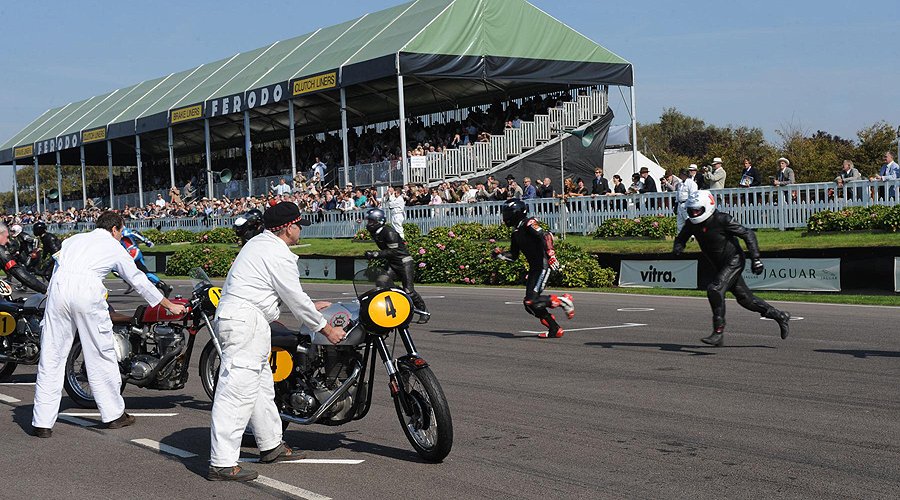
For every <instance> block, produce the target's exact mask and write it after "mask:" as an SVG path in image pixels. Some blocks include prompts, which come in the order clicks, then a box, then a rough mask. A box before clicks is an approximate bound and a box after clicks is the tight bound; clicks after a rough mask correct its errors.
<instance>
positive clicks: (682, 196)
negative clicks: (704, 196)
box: [675, 163, 698, 232]
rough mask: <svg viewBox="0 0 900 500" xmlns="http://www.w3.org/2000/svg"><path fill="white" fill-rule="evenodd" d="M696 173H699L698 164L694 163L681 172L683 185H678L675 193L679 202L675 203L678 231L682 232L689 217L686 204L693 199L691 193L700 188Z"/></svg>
mask: <svg viewBox="0 0 900 500" xmlns="http://www.w3.org/2000/svg"><path fill="white" fill-rule="evenodd" d="M692 169H693V170H692ZM695 175H697V165H694V164H693V163H691V166H690V167H688V168H687V169H683V170H682V171H681V172H680V173H679V176H680V177H681V185H680V186H678V191H676V194H675V201H676V202H677V205H675V224H676V226H677V229H678V232H681V228H683V227H684V223H685V221H687V218H688V215H687V207H686V205H685V204H686V203H687V201H688V200H689V199H691V195H692V194H694V193H695V192H697V190H698V188H697V182H696V181H695V180H694V176H695Z"/></svg>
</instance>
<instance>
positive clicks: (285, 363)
mask: <svg viewBox="0 0 900 500" xmlns="http://www.w3.org/2000/svg"><path fill="white" fill-rule="evenodd" d="M269 367H271V368H272V379H273V380H275V382H281V381H282V380H284V379H286V378H288V375H290V374H291V371H292V370H293V369H294V361H293V360H292V359H291V354H290V353H289V352H287V351H285V350H284V349H282V348H280V347H273V348H272V352H271V353H269Z"/></svg>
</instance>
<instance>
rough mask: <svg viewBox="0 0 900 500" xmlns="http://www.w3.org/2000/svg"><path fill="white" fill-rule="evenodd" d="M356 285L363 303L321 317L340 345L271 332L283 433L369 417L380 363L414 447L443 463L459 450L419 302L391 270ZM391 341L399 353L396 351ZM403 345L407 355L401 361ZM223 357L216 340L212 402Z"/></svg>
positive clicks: (204, 372)
mask: <svg viewBox="0 0 900 500" xmlns="http://www.w3.org/2000/svg"><path fill="white" fill-rule="evenodd" d="M353 284H354V288H355V290H356V294H357V300H356V301H354V302H347V303H334V304H332V305H331V306H330V307H328V308H326V309H324V310H322V311H321V312H322V314H323V315H324V316H325V318H326V319H327V321H328V323H329V324H331V325H332V326H336V327H342V328H344V329H345V331H347V332H348V336H347V338H346V339H345V340H344V341H342V342H340V343H339V344H337V345H332V344H331V343H330V342H329V341H328V339H326V338H325V336H324V335H321V334H318V333H316V332H313V331H311V330H309V329H308V328H307V327H305V326H304V327H303V328H301V330H300V332H299V334H298V332H294V331H291V330H289V329H288V328H287V327H285V326H284V325H282V324H281V323H278V322H274V323H272V324H271V327H272V353H271V355H270V356H269V364H270V365H271V367H272V376H273V378H274V380H275V403H276V404H277V406H278V408H279V411H280V413H281V420H282V425H283V427H285V428H286V427H287V426H288V424H289V423H292V422H293V423H296V424H301V425H310V424H323V425H341V424H345V423H347V422H350V421H353V420H359V419H361V418H363V417H365V416H366V414H367V413H368V411H369V408H370V407H371V404H372V389H373V383H372V382H373V377H374V375H375V366H376V365H377V364H378V359H379V358H380V360H381V363H382V364H383V365H384V367H385V368H386V370H387V373H388V378H389V380H388V387H389V389H390V391H391V396H392V397H393V399H394V406H395V408H396V410H397V416H398V418H399V419H400V424H401V425H402V427H403V432H404V433H405V434H406V437H407V439H409V442H410V443H411V444H412V446H413V448H414V449H415V450H416V452H417V453H418V454H419V455H420V456H421V457H422V458H424V459H425V460H428V461H431V462H440V461H442V460H443V459H444V458H445V457H446V456H447V455H448V454H449V453H450V448H451V447H452V446H453V422H452V420H451V418H450V408H449V406H448V404H447V399H446V398H445V397H444V392H443V390H442V389H441V386H440V384H439V383H438V380H437V378H436V377H435V376H434V373H433V372H432V371H431V369H430V368H429V367H428V363H427V362H426V361H425V359H423V358H422V357H421V356H420V355H419V353H418V351H417V350H416V347H415V344H413V339H412V336H411V335H410V332H409V324H410V322H411V320H412V319H413V315H414V312H413V305H412V299H410V297H409V295H407V294H406V293H405V292H404V291H403V290H402V289H400V288H397V287H395V286H394V285H393V283H391V282H390V280H389V279H388V278H387V276H386V274H385V272H384V270H383V269H376V268H370V269H367V270H364V271H360V272H359V273H357V275H356V277H355V278H354V283H353ZM391 335H393V336H394V346H393V347H390V348H389V344H388V339H389V338H390V337H391ZM398 338H399V339H400V340H401V341H402V343H403V348H404V349H403V352H402V355H400V356H397V357H395V356H396V355H397V354H398V353H397V352H396V350H395V349H394V347H396V340H397V339H398ZM373 350H374V351H377V352H378V356H375V355H374V354H373V353H372V351H373ZM219 352H220V349H219V347H218V346H217V345H216V340H215V337H214V336H213V339H211V340H210V342H209V343H208V344H207V345H206V347H204V348H203V352H202V353H201V355H200V379H201V383H202V384H203V388H204V389H205V390H206V393H207V395H209V397H210V398H213V395H214V393H215V386H216V382H217V380H218V375H219V364H220V362H219Z"/></svg>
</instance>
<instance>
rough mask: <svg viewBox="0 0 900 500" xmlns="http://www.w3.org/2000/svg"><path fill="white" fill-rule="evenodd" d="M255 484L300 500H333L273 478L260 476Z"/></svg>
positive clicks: (255, 480)
mask: <svg viewBox="0 0 900 500" xmlns="http://www.w3.org/2000/svg"><path fill="white" fill-rule="evenodd" d="M253 482H255V483H259V484H262V485H263V486H268V487H269V488H274V489H276V490H278V491H281V492H284V493H287V494H289V495H293V496H295V497H298V498H305V499H306V500H331V497H326V496H325V495H320V494H318V493H313V492H312V491H309V490H305V489H303V488H300V487H299V486H294V485H292V484H287V483H282V482H281V481H279V480H277V479H272V478H271V477H267V476H259V477H258V478H256V479H254V480H253Z"/></svg>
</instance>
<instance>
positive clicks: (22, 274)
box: [0, 223, 47, 293]
mask: <svg viewBox="0 0 900 500" xmlns="http://www.w3.org/2000/svg"><path fill="white" fill-rule="evenodd" d="M8 243H9V229H7V227H6V225H5V224H2V223H0V267H2V268H3V270H4V271H6V274H7V275H8V276H11V277H14V278H16V279H17V280H19V281H21V282H22V284H23V285H25V286H27V287H28V288H31V289H32V290H34V291H35V292H38V293H47V285H45V284H43V283H42V282H41V281H39V280H38V279H37V278H35V277H34V276H33V275H32V274H31V273H29V272H28V271H27V270H26V269H25V267H24V266H22V265H21V264H19V263H18V262H16V259H15V257H13V254H12V253H11V252H10V251H9V249H7V247H6V245H7V244H8Z"/></svg>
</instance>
